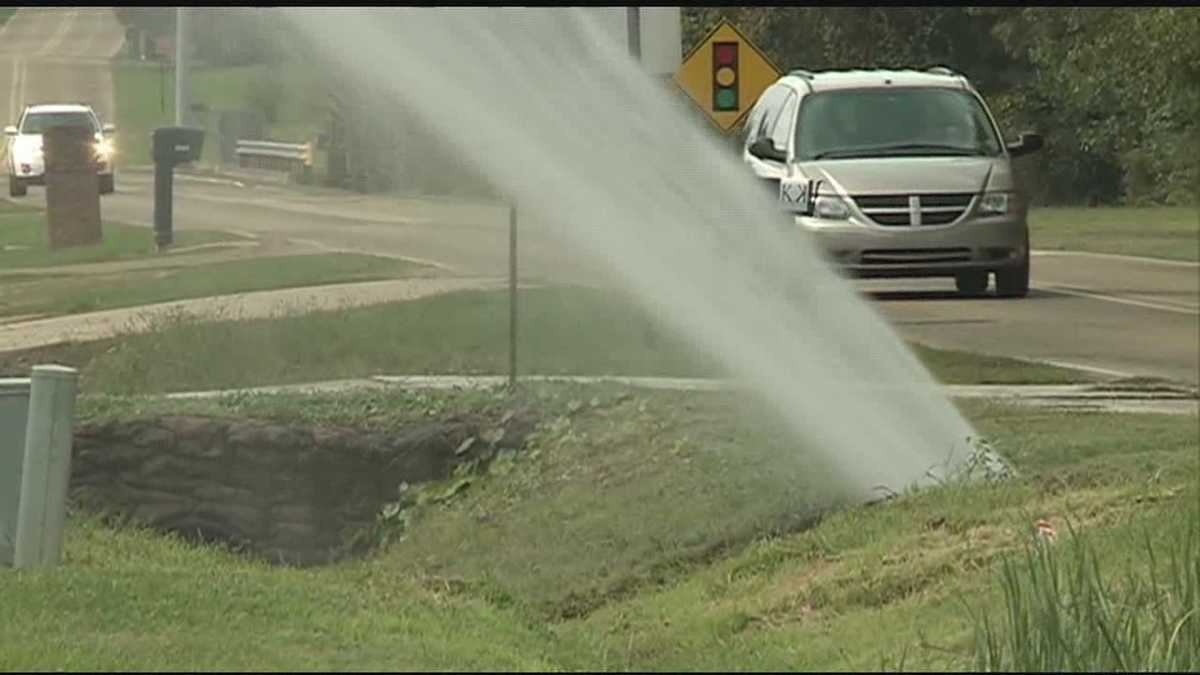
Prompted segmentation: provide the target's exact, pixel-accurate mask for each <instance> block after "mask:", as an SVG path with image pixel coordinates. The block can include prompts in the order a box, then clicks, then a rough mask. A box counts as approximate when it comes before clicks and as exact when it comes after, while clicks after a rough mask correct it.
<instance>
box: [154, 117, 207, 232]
mask: <svg viewBox="0 0 1200 675" xmlns="http://www.w3.org/2000/svg"><path fill="white" fill-rule="evenodd" d="M203 148H204V130H203V129H197V128H194V127H161V128H159V129H155V130H154V242H155V244H157V246H158V250H159V251H163V250H165V249H166V248H167V247H169V246H170V245H171V244H173V243H174V242H175V232H174V229H173V223H172V214H173V211H174V203H173V201H172V199H173V193H174V189H175V166H176V165H178V164H183V163H186V162H194V161H196V160H198V159H200V151H201V150H202V149H203Z"/></svg>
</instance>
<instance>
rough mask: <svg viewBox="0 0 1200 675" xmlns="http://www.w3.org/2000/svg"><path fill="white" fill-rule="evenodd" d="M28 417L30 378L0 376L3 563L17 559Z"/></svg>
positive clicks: (0, 543)
mask: <svg viewBox="0 0 1200 675" xmlns="http://www.w3.org/2000/svg"><path fill="white" fill-rule="evenodd" d="M28 420H29V378H27V377H25V378H0V567H8V566H10V565H12V562H13V543H14V542H15V541H16V538H17V511H18V509H20V507H21V465H22V464H24V463H25V425H26V424H27V423H28Z"/></svg>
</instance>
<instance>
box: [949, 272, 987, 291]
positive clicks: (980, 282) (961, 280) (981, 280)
mask: <svg viewBox="0 0 1200 675" xmlns="http://www.w3.org/2000/svg"><path fill="white" fill-rule="evenodd" d="M954 285H955V286H956V287H958V292H959V293H961V294H963V295H983V294H984V293H986V292H987V287H988V273H987V272H961V273H959V274H956V275H954Z"/></svg>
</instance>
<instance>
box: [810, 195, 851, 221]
mask: <svg viewBox="0 0 1200 675" xmlns="http://www.w3.org/2000/svg"><path fill="white" fill-rule="evenodd" d="M813 214H814V215H816V217H818V218H825V219H827V220H846V219H847V218H849V217H850V207H849V206H847V205H846V202H845V200H843V199H842V198H841V197H835V196H833V195H821V196H820V197H817V202H816V205H815V208H814V209H813Z"/></svg>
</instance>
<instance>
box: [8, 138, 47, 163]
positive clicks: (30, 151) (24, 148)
mask: <svg viewBox="0 0 1200 675" xmlns="http://www.w3.org/2000/svg"><path fill="white" fill-rule="evenodd" d="M13 156H14V157H15V158H16V160H17V161H18V162H26V163H28V162H32V161H34V160H37V159H39V158H41V156H42V148H41V146H37V145H33V144H32V143H27V144H23V145H18V146H17V147H16V148H15V150H14V152H13Z"/></svg>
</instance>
